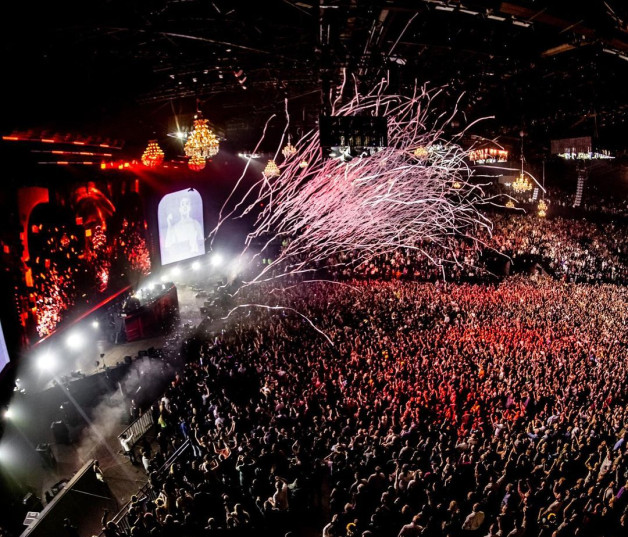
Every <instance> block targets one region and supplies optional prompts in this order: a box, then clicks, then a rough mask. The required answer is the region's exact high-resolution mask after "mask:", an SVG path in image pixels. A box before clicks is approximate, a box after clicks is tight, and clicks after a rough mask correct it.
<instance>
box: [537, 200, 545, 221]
mask: <svg viewBox="0 0 628 537" xmlns="http://www.w3.org/2000/svg"><path fill="white" fill-rule="evenodd" d="M537 207H538V211H539V212H538V215H539V216H540V217H541V218H545V216H547V203H545V200H541V201H539V204H538V206H537Z"/></svg>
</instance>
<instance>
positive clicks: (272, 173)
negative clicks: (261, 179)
mask: <svg viewBox="0 0 628 537" xmlns="http://www.w3.org/2000/svg"><path fill="white" fill-rule="evenodd" d="M280 173H281V172H280V171H279V167H278V166H277V164H275V161H274V160H269V161H268V164H266V167H265V168H264V176H265V177H277V176H278V175H279V174H280Z"/></svg>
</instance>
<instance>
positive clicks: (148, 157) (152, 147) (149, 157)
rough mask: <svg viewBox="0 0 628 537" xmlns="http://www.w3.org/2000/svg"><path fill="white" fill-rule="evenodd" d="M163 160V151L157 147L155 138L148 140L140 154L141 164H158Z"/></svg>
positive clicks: (151, 166)
mask: <svg viewBox="0 0 628 537" xmlns="http://www.w3.org/2000/svg"><path fill="white" fill-rule="evenodd" d="M163 161H164V152H163V151H162V150H161V147H159V144H158V143H157V140H150V141H149V142H148V145H147V146H146V149H145V150H144V153H143V155H142V164H144V166H146V167H147V168H154V167H156V166H159V165H160V164H161V163H162V162H163Z"/></svg>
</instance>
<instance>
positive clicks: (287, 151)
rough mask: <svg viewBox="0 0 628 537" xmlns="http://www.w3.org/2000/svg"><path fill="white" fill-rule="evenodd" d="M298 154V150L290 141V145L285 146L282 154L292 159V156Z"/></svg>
mask: <svg viewBox="0 0 628 537" xmlns="http://www.w3.org/2000/svg"><path fill="white" fill-rule="evenodd" d="M296 152H297V148H296V147H294V146H293V145H292V144H291V143H290V141H288V143H287V144H286V145H285V146H284V148H283V149H282V150H281V154H282V155H283V157H284V158H290V157H291V156H292V155H295V154H296Z"/></svg>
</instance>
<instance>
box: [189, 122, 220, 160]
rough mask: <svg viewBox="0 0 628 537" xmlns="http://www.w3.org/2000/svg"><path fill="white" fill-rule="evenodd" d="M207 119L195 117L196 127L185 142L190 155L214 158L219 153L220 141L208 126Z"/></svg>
mask: <svg viewBox="0 0 628 537" xmlns="http://www.w3.org/2000/svg"><path fill="white" fill-rule="evenodd" d="M207 124H208V121H207V120H206V119H200V118H199V119H195V120H194V128H193V129H192V132H191V133H190V135H189V136H188V140H187V142H185V147H184V151H185V154H186V155H187V156H188V157H202V158H203V159H207V158H212V157H214V156H216V154H217V153H218V149H219V147H220V141H219V140H218V137H217V136H216V135H215V134H214V131H212V130H211V129H210V128H209V127H208V125H207Z"/></svg>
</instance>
